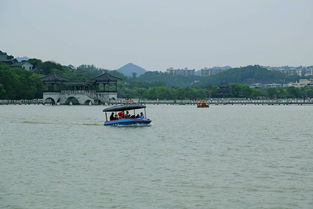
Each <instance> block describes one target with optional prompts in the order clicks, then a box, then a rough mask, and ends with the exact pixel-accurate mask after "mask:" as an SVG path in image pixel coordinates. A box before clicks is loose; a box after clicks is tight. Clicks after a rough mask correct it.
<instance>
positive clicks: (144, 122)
mask: <svg viewBox="0 0 313 209" xmlns="http://www.w3.org/2000/svg"><path fill="white" fill-rule="evenodd" d="M150 123H151V120H150V119H146V118H145V119H139V118H134V119H133V118H129V119H128V118H127V119H126V118H125V119H119V120H112V121H106V122H104V125H105V126H148V125H149V124H150Z"/></svg>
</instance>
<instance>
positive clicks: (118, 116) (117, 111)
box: [103, 104, 151, 126]
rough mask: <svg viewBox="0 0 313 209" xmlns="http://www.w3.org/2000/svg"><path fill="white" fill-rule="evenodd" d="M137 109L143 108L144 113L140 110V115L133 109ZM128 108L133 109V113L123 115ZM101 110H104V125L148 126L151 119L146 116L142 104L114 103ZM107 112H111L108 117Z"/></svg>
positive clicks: (144, 107)
mask: <svg viewBox="0 0 313 209" xmlns="http://www.w3.org/2000/svg"><path fill="white" fill-rule="evenodd" d="M137 109H143V110H144V113H143V112H141V113H140V115H139V114H137V115H136V111H135V110H137ZM130 110H133V112H132V113H133V115H130V114H128V115H127V114H126V115H125V112H128V111H130ZM103 112H105V119H106V121H105V122H104V125H105V126H148V125H150V123H151V120H150V119H148V118H147V117H146V106H145V105H142V104H122V105H116V106H112V107H108V108H105V109H104V110H103ZM108 112H110V113H111V116H110V117H109V118H108V116H107V113H108Z"/></svg>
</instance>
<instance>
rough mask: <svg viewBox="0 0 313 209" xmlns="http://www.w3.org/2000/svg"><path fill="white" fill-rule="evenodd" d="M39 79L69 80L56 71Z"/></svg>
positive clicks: (46, 80)
mask: <svg viewBox="0 0 313 209" xmlns="http://www.w3.org/2000/svg"><path fill="white" fill-rule="evenodd" d="M39 80H41V81H45V82H66V81H68V79H67V78H64V77H62V76H60V75H59V74H57V73H55V72H53V73H51V74H49V75H46V76H44V77H41V78H39Z"/></svg>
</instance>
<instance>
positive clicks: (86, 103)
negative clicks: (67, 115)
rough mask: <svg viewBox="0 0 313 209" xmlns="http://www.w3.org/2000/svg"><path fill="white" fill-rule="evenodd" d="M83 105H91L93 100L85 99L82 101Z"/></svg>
mask: <svg viewBox="0 0 313 209" xmlns="http://www.w3.org/2000/svg"><path fill="white" fill-rule="evenodd" d="M84 104H85V105H92V104H93V102H92V101H91V100H90V99H87V100H86V101H85V102H84Z"/></svg>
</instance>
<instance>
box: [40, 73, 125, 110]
mask: <svg viewBox="0 0 313 209" xmlns="http://www.w3.org/2000/svg"><path fill="white" fill-rule="evenodd" d="M40 80H41V81H42V82H43V83H44V84H45V85H44V90H43V100H44V102H45V103H51V104H102V103H107V102H110V101H112V100H116V99H117V81H118V80H121V79H120V78H118V77H115V76H112V75H110V74H109V73H103V74H101V75H99V76H97V77H95V78H93V79H91V80H89V81H87V82H73V81H70V80H69V79H67V78H64V77H63V76H61V75H59V74H57V73H55V72H54V73H52V74H50V75H47V76H44V77H42V78H40Z"/></svg>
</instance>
